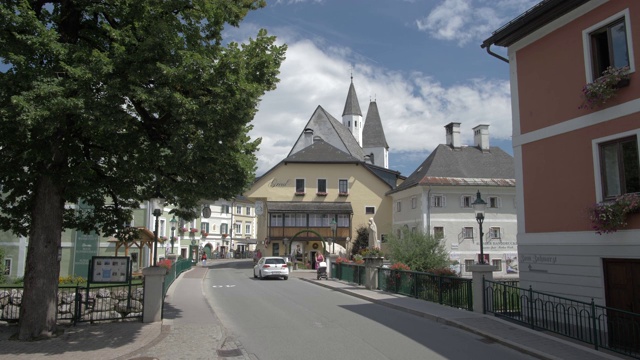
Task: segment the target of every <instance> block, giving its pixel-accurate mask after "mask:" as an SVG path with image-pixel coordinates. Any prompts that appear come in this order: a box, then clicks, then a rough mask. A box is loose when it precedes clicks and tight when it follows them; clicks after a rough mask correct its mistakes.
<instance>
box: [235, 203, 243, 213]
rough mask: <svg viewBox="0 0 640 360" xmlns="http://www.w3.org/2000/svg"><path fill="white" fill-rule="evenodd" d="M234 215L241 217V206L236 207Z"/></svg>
mask: <svg viewBox="0 0 640 360" xmlns="http://www.w3.org/2000/svg"><path fill="white" fill-rule="evenodd" d="M236 214H238V215H242V205H236Z"/></svg>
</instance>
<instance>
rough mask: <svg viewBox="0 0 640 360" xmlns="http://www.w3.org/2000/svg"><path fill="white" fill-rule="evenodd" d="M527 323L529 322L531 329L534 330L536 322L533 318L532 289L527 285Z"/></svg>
mask: <svg viewBox="0 0 640 360" xmlns="http://www.w3.org/2000/svg"><path fill="white" fill-rule="evenodd" d="M529 321H531V328H532V329H535V328H536V322H535V319H534V318H533V288H531V285H529Z"/></svg>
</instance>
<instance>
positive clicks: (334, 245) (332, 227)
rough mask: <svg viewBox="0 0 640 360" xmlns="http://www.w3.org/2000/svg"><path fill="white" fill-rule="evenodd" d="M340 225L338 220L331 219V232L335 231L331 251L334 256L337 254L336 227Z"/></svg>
mask: <svg viewBox="0 0 640 360" xmlns="http://www.w3.org/2000/svg"><path fill="white" fill-rule="evenodd" d="M337 225H338V224H336V218H335V217H334V218H333V219H331V230H332V231H333V247H332V250H331V253H332V254H335V253H336V227H337Z"/></svg>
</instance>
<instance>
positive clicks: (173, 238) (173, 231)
mask: <svg viewBox="0 0 640 360" xmlns="http://www.w3.org/2000/svg"><path fill="white" fill-rule="evenodd" d="M169 222H170V223H171V253H172V254H173V242H174V241H175V238H176V237H175V234H176V224H177V223H178V220H176V216H175V215H173V217H172V218H171V220H169Z"/></svg>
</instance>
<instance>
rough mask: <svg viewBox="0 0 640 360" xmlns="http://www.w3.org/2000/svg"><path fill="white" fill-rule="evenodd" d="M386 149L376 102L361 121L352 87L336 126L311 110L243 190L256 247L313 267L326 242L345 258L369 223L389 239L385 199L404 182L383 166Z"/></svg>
mask: <svg viewBox="0 0 640 360" xmlns="http://www.w3.org/2000/svg"><path fill="white" fill-rule="evenodd" d="M354 134H355V135H354ZM365 152H366V153H365ZM387 152H388V145H387V143H386V140H385V137H384V131H383V129H382V124H381V121H380V116H379V114H378V108H377V104H376V102H375V101H372V102H371V103H370V104H369V109H368V112H367V117H366V121H365V122H363V121H362V113H361V112H360V107H359V105H358V100H357V96H356V94H355V88H354V86H353V83H351V86H350V88H349V93H348V96H347V102H346V105H345V110H344V112H343V115H342V122H340V121H338V120H336V119H335V118H334V117H333V116H331V115H330V114H329V113H328V112H326V111H325V110H324V109H323V108H322V107H321V106H318V108H317V109H316V111H315V112H314V113H313V115H312V116H311V119H310V120H309V122H308V123H307V125H306V126H305V127H304V129H303V131H302V132H301V134H300V136H299V137H298V139H297V140H296V142H295V144H294V145H293V147H292V149H291V152H290V153H289V155H288V156H287V157H286V158H285V159H284V160H282V161H281V162H280V163H278V164H277V165H276V166H274V167H273V168H272V169H270V170H269V171H267V172H266V173H265V174H264V175H262V176H261V177H260V178H258V179H257V180H256V182H255V183H254V184H253V186H252V187H251V189H250V190H249V191H247V192H246V193H245V196H246V197H247V198H249V199H250V200H252V201H254V202H255V206H256V217H257V225H258V228H257V238H258V239H259V241H258V249H260V250H261V252H262V254H263V255H264V256H292V257H295V258H297V259H298V260H301V261H303V262H305V263H309V264H314V263H315V258H316V255H317V254H318V253H319V252H322V251H323V249H324V246H325V245H326V246H327V249H326V250H327V251H329V252H334V253H335V254H340V253H341V252H342V253H343V255H345V256H348V255H349V253H350V250H351V242H352V241H353V240H354V238H355V237H356V236H357V229H358V228H359V227H361V226H367V225H368V223H369V219H370V218H372V219H373V220H374V222H375V223H376V225H377V232H378V237H379V238H380V237H381V236H383V235H384V234H389V233H390V232H391V229H392V227H391V226H392V213H391V210H392V203H391V198H390V197H388V196H386V195H385V194H386V193H387V192H388V191H390V190H392V189H394V188H395V187H396V186H397V185H398V184H399V183H400V182H402V180H403V179H404V178H403V177H402V176H401V175H400V173H399V172H397V171H393V170H389V169H388V168H387V167H388V166H387V164H388V153H387ZM323 239H324V242H323ZM329 240H332V242H331V243H330V242H329Z"/></svg>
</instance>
